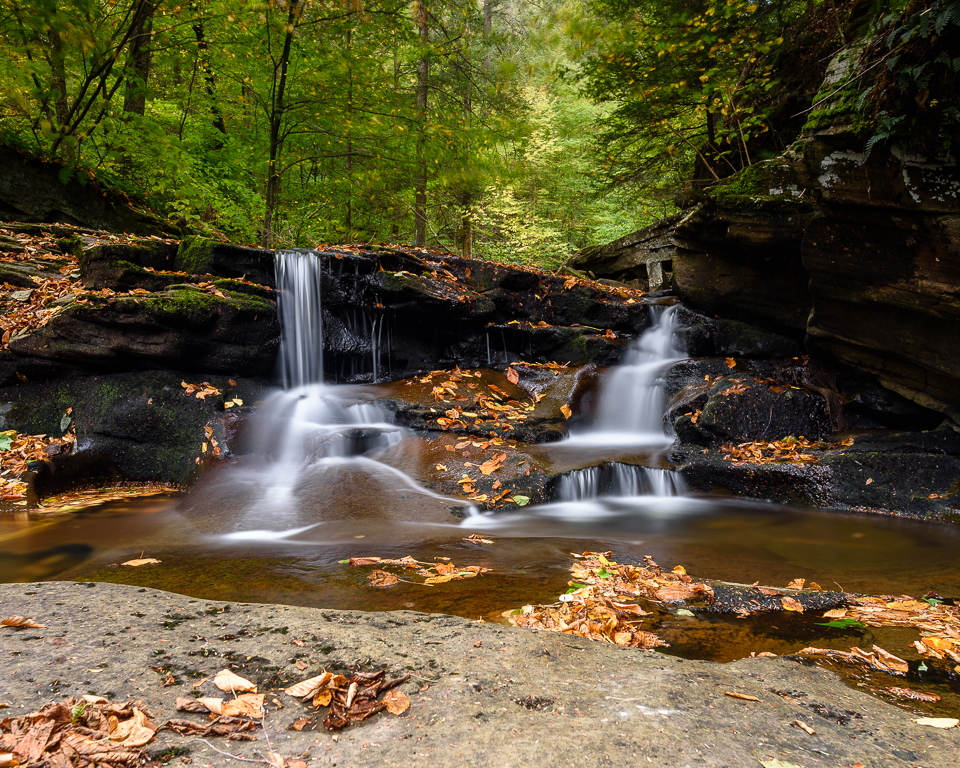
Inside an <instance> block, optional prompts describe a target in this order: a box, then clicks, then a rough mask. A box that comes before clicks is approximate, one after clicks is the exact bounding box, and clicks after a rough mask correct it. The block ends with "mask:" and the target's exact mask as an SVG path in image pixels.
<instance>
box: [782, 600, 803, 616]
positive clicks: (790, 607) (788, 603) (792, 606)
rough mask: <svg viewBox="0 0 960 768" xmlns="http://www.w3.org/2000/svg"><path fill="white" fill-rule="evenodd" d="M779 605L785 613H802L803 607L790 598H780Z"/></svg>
mask: <svg viewBox="0 0 960 768" xmlns="http://www.w3.org/2000/svg"><path fill="white" fill-rule="evenodd" d="M780 604H781V605H782V606H783V610H785V611H796V612H797V613H803V606H802V605H801V604H800V603H799V602H798V601H797V600H795V599H794V598H792V597H781V598H780Z"/></svg>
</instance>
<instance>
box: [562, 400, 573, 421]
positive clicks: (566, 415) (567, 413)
mask: <svg viewBox="0 0 960 768" xmlns="http://www.w3.org/2000/svg"><path fill="white" fill-rule="evenodd" d="M560 413H562V414H563V418H565V419H569V418H570V416H571V415H572V414H573V411H571V410H570V406H569V405H568V404H567V403H564V404H563V405H561V406H560Z"/></svg>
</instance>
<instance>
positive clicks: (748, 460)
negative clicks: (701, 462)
mask: <svg viewBox="0 0 960 768" xmlns="http://www.w3.org/2000/svg"><path fill="white" fill-rule="evenodd" d="M851 445H853V438H852V437H848V438H847V439H846V440H841V441H840V442H837V443H825V442H822V441H815V440H807V439H806V438H804V437H803V436H800V437H793V436H792V435H791V436H787V437H784V438H782V439H780V440H774V441H772V442H767V441H764V440H760V441H755V442H751V443H740V444H739V445H730V444H729V443H726V444H724V445H722V446H720V451H721V452H722V453H724V454H726V455H725V456H724V457H723V458H724V459H725V460H726V461H732V462H734V463H735V464H736V465H737V466H741V465H743V464H793V465H794V466H803V465H804V464H816V463H817V461H818V459H817V457H816V456H814V455H813V454H810V453H806V451H809V450H811V449H812V450H818V451H832V450H836V449H838V448H843V447H847V446H851Z"/></svg>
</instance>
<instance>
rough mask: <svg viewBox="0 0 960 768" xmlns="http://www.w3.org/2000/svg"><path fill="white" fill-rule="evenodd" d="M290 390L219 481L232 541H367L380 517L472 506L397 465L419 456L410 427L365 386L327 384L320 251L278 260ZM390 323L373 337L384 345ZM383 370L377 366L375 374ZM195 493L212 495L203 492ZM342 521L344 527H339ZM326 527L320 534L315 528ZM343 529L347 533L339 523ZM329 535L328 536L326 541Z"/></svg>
mask: <svg viewBox="0 0 960 768" xmlns="http://www.w3.org/2000/svg"><path fill="white" fill-rule="evenodd" d="M275 264H276V277H277V291H278V302H277V304H278V306H277V309H278V314H279V316H280V323H281V343H280V373H281V378H282V381H283V385H284V388H283V389H282V390H277V391H275V392H274V393H272V394H271V395H270V396H269V397H268V398H266V399H265V400H264V401H263V402H262V403H261V405H260V407H259V409H258V414H257V429H256V437H255V440H256V443H257V445H256V446H255V448H257V451H256V458H255V460H253V461H247V462H246V463H245V464H244V466H242V467H240V466H238V467H235V468H233V469H231V470H229V471H227V472H225V473H224V476H223V477H220V478H219V480H217V479H214V480H212V481H211V485H213V486H215V487H216V492H217V493H219V494H221V495H223V496H228V497H230V498H231V499H235V500H236V501H235V502H234V503H235V504H236V505H237V506H238V507H239V509H238V510H237V514H236V516H235V518H234V519H233V520H232V521H231V525H230V527H231V528H233V533H229V534H226V536H225V538H226V539H233V540H244V541H258V540H259V541H276V540H282V539H293V540H298V541H313V542H316V541H319V540H327V538H328V537H331V536H339V537H340V538H343V537H349V536H353V537H359V538H362V537H363V535H362V534H361V535H358V534H356V533H355V531H356V529H357V528H358V527H360V528H361V529H363V526H365V525H366V526H369V522H370V519H391V520H400V521H412V520H418V521H424V522H433V523H438V522H439V523H447V524H449V521H450V513H451V512H452V511H456V510H459V514H460V515H470V514H472V513H474V512H475V508H474V507H473V506H472V505H470V504H468V503H467V502H464V501H461V500H459V499H452V498H448V497H445V496H442V495H440V494H436V493H433V492H431V491H429V490H427V489H426V488H423V487H422V486H420V485H419V484H418V483H417V482H416V480H414V479H413V478H412V477H411V476H410V475H408V474H406V473H405V472H403V471H401V470H400V469H398V468H397V466H394V465H395V464H398V463H399V464H401V465H402V463H403V459H404V456H406V458H408V459H409V458H410V455H411V453H412V451H411V449H410V447H409V446H403V447H401V443H402V441H403V437H404V431H403V430H402V428H400V427H398V426H396V425H395V424H393V423H392V420H391V418H390V415H389V413H388V412H387V411H386V410H384V409H383V408H381V407H380V406H379V405H377V404H375V403H371V402H368V401H367V399H368V398H369V395H367V394H365V393H364V392H363V389H362V387H356V386H346V385H331V384H325V383H324V381H323V379H324V365H323V328H322V314H321V279H322V278H321V263H320V260H319V258H318V257H317V256H316V254H314V253H313V252H310V251H280V252H278V253H277V254H276V256H275ZM380 333H382V325H379V326H378V325H377V324H376V323H375V324H374V327H373V329H371V338H372V340H373V342H374V349H375V350H376V349H377V348H378V347H379V341H380ZM377 373H378V369H377V368H375V369H374V376H376V375H377ZM191 496H192V497H202V496H203V493H202V490H201V492H196V491H195V492H194V493H193V494H191ZM331 523H336V524H337V525H336V526H331V525H330V524H331ZM318 525H323V528H322V530H320V531H319V532H314V533H310V531H311V530H312V529H314V528H315V527H316V526H318ZM338 527H339V529H342V530H340V531H339V533H337V532H336V530H335V529H336V528H338ZM318 537H323V538H318Z"/></svg>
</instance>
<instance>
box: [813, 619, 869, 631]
mask: <svg viewBox="0 0 960 768" xmlns="http://www.w3.org/2000/svg"><path fill="white" fill-rule="evenodd" d="M817 626H818V627H834V628H835V629H866V628H867V625H866V624H864V623H863V622H862V621H857V620H856V619H831V620H830V621H818V622H817Z"/></svg>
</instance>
